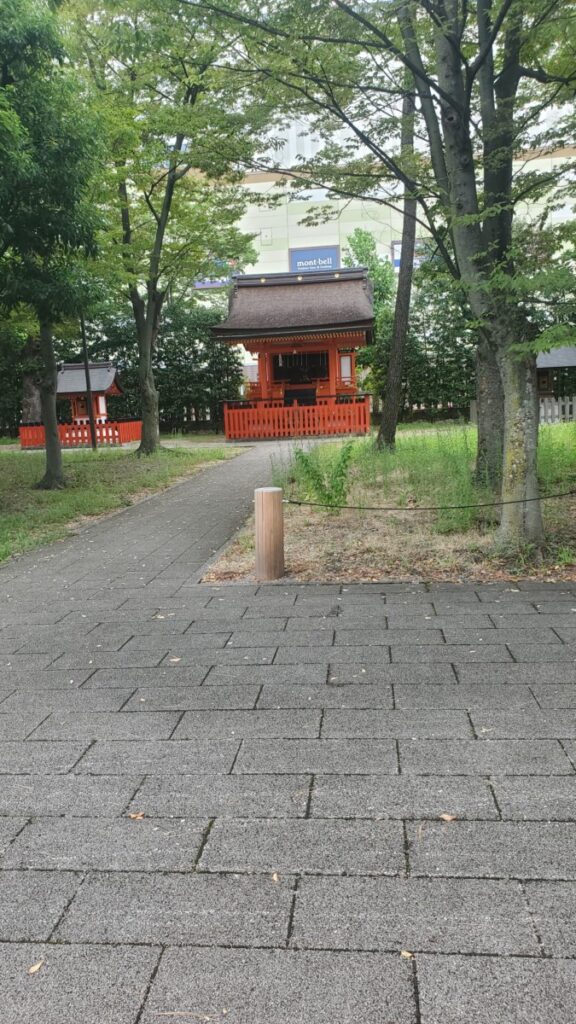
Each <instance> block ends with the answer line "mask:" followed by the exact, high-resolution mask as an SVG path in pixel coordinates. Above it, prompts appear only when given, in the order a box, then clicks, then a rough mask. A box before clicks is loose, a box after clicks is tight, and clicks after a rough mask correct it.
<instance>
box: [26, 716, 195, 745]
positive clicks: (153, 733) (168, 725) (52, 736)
mask: <svg viewBox="0 0 576 1024" xmlns="http://www.w3.org/2000/svg"><path fill="white" fill-rule="evenodd" d="M178 721H179V715H178V712H176V711H171V712H168V711H166V712H164V711H155V712H151V713H150V714H142V715H130V714H123V715H119V714H108V713H106V712H94V713H92V712H81V711H77V712H71V713H70V714H67V713H66V712H63V711H54V712H53V713H52V714H51V715H50V717H49V718H47V719H46V721H45V722H44V723H43V724H42V725H41V726H40V727H39V728H38V729H36V731H35V733H34V736H33V739H34V740H74V739H77V740H98V739H102V740H139V739H142V740H155V739H157V740H166V739H168V738H169V736H170V735H171V733H172V732H173V731H174V729H175V727H176V725H177V724H178Z"/></svg>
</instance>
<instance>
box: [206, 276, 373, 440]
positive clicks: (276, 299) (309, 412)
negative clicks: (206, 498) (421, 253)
mask: <svg viewBox="0 0 576 1024" xmlns="http://www.w3.org/2000/svg"><path fill="white" fill-rule="evenodd" d="M373 319H374V316H373V309H372V290H371V285H370V281H369V280H368V274H367V271H366V270H364V269H363V268H361V267H360V268H353V269H343V270H338V271H329V272H318V273H317V272H312V273H306V274H268V275H257V274H249V275H246V276H242V277H240V276H238V277H235V278H234V285H233V290H232V294H231V297H230V309H229V315H228V318H227V319H226V320H225V321H224V322H223V323H222V324H219V325H218V326H217V327H215V328H214V333H215V335H216V336H217V337H218V338H222V339H223V340H225V341H227V342H228V343H229V344H231V345H238V344H242V345H243V346H244V347H245V348H246V349H247V350H248V351H249V352H251V353H252V354H253V355H255V356H257V358H258V378H257V380H256V381H254V382H250V384H249V388H248V394H247V396H246V398H245V399H244V400H242V401H237V402H226V403H225V407H224V426H225V432H226V437H227V438H229V439H231V440H232V439H239V438H254V439H256V438H273V437H299V436H311V435H322V434H363V433H366V432H367V431H368V430H369V429H370V399H369V397H368V396H367V395H363V394H359V393H358V390H357V386H356V350H357V349H358V348H360V347H361V346H363V345H365V344H366V343H367V342H368V341H369V340H370V338H371V332H372V326H373Z"/></svg>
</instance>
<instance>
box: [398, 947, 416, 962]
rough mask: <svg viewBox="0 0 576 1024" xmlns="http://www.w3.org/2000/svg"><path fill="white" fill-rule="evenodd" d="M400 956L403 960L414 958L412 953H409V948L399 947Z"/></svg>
mask: <svg viewBox="0 0 576 1024" xmlns="http://www.w3.org/2000/svg"><path fill="white" fill-rule="evenodd" d="M400 956H401V957H403V958H404V960H413V959H414V953H411V952H410V950H409V949H401V950H400Z"/></svg>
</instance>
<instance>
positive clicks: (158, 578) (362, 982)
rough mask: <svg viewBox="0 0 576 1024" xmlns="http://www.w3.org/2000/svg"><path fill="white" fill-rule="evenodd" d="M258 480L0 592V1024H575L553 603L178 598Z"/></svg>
mask: <svg viewBox="0 0 576 1024" xmlns="http://www.w3.org/2000/svg"><path fill="white" fill-rule="evenodd" d="M267 460H268V451H266V452H265V453H264V454H263V452H262V449H261V448H260V449H254V450H253V451H252V452H251V453H249V454H248V455H246V456H242V457H241V458H240V459H239V460H238V461H236V462H235V463H232V464H229V465H227V466H226V467H219V468H216V469H211V470H209V471H208V472H207V473H206V474H203V475H202V476H199V477H197V478H195V479H194V480H193V481H191V482H189V483H186V484H183V485H179V486H178V487H176V488H174V489H173V490H171V491H169V492H166V493H165V494H163V495H160V496H158V497H157V498H154V499H152V500H150V501H148V502H146V503H144V504H143V505H140V506H136V507H134V508H132V509H130V510H128V511H127V512H125V513H123V514H122V515H120V516H117V517H114V518H113V519H111V520H108V521H106V522H102V523H99V524H98V525H96V526H94V527H91V528H90V529H88V530H87V531H84V532H83V533H82V534H80V535H79V536H78V537H75V538H71V539H70V540H68V541H65V542H64V543H63V544H60V545H55V546H54V547H52V548H50V549H45V550H43V551H42V552H39V553H36V554H35V555H32V556H28V557H27V558H25V559H22V560H20V561H17V562H13V563H10V564H8V565H6V566H5V567H4V568H3V569H2V570H0V586H1V589H2V593H3V599H2V605H1V610H0V623H1V629H0V666H1V667H0V773H2V774H1V777H0V943H1V944H2V945H1V951H0V1021H1V1024H32V1022H34V1024H162V1022H163V1021H170V1020H175V1021H177V1020H182V1021H187V1020H188V1021H193V1022H195V1021H216V1022H220V1024H224V1022H228V1021H229V1022H230V1024H232V1022H234V1024H352V1022H354V1024H357V1022H359V1021H361V1022H362V1024H464V1022H466V1024H528V1022H529V1024H559V1022H562V1024H571V1022H576V1006H575V1001H574V996H573V993H574V987H575V984H576V925H575V923H574V922H575V919H576V768H575V765H576V644H575V638H576V584H574V586H571V585H569V584H562V585H560V584H558V585H549V586H545V585H542V584H530V583H518V584H517V585H509V584H501V585H494V586H486V585H482V586H477V587H472V586H465V587H459V586H450V585H429V586H425V585H421V586H417V585H397V584H382V585H377V584H376V585H372V584H370V585H366V586H347V587H346V586H345V587H338V586H335V585H330V586H320V585H318V586H316V585H309V586H300V585H293V584H289V583H287V584H277V585H270V586H265V587H257V586H245V585H238V586H228V587H226V586H223V587H217V586H201V585H198V584H197V583H196V578H197V573H198V569H199V567H200V565H201V563H202V561H204V560H205V559H206V557H208V556H209V554H210V551H211V550H212V549H213V548H214V547H217V546H219V545H220V544H221V543H222V542H223V540H224V539H225V536H227V535H228V534H229V533H230V531H231V530H232V529H233V528H234V526H235V525H236V524H237V523H238V522H240V521H241V519H242V517H243V515H244V514H245V512H246V510H247V508H248V507H249V501H250V496H251V489H252V487H253V486H254V484H255V483H258V482H261V481H262V482H264V480H263V479H262V478H263V477H265V476H266V473H267V472H268V469H267V466H268V462H267ZM231 473H232V474H233V478H232V482H233V484H234V488H235V491H234V501H233V502H232V503H231V502H230V501H229V500H226V499H225V496H224V494H225V492H226V493H227V492H228V488H229V486H230V474H231ZM147 545H150V546H151V549H152V550H151V553H150V554H148V555H145V554H144V551H145V550H146V549H147ZM572 622H574V627H572V626H571V623H572ZM443 815H444V816H445V817H446V816H448V817H449V818H451V819H452V818H453V820H444V819H443V817H442V816H443ZM402 952H404V954H410V955H402ZM40 962H42V966H41V967H40V968H39V970H38V971H37V972H36V973H34V974H32V975H31V974H29V973H28V971H29V968H30V967H31V966H32V965H35V964H38V963H40Z"/></svg>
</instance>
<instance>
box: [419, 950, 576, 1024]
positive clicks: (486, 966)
mask: <svg viewBox="0 0 576 1024" xmlns="http://www.w3.org/2000/svg"><path fill="white" fill-rule="evenodd" d="M417 970H418V982H419V992H420V1011H421V1020H422V1022H423V1024H472V1022H473V1024H536V1022H537V1024H559V1022H560V1021H561V1022H562V1024H576V1005H575V1003H574V990H575V987H576V963H575V962H573V961H569V960H559V961H551V960H542V959H522V958H518V959H514V958H505V959H502V960H497V959H495V958H494V957H482V956H478V957H457V956H453V957H449V956H447V957H438V956H430V955H423V956H421V957H418V966H417Z"/></svg>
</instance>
